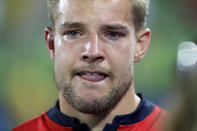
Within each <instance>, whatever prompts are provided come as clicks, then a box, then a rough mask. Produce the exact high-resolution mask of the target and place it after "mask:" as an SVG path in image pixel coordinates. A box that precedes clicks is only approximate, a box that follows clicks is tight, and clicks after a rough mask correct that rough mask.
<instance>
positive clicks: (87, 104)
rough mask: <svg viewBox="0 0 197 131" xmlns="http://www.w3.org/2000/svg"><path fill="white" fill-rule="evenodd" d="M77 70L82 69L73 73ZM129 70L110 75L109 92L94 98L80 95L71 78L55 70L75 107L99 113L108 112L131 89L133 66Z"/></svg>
mask: <svg viewBox="0 0 197 131" xmlns="http://www.w3.org/2000/svg"><path fill="white" fill-rule="evenodd" d="M84 68H87V69H90V68H94V66H91V67H90V66H89V67H84ZM84 68H83V69H84ZM97 69H98V68H97ZM99 69H100V68H99ZM76 70H80V69H74V70H73V71H72V72H71V74H74V73H73V72H75V71H76ZM128 70H129V71H128ZM128 70H127V71H125V72H124V73H122V74H121V76H119V77H114V76H113V75H110V76H109V77H111V78H110V79H111V80H112V85H111V86H110V87H109V88H110V90H109V91H108V93H107V94H106V95H104V96H102V97H101V98H95V99H92V100H86V99H84V98H83V97H81V96H78V95H77V94H76V91H75V87H74V86H73V85H72V84H71V80H66V79H65V78H64V77H62V76H61V75H60V74H59V72H55V79H56V83H57V86H58V88H59V90H60V92H61V93H62V95H63V97H64V99H65V100H66V101H67V102H68V103H69V104H70V105H71V106H72V107H73V108H74V109H76V110H78V111H79V112H82V113H87V114H99V113H104V112H108V111H110V110H111V109H113V108H114V107H115V106H116V105H117V104H118V103H119V101H120V100H121V98H122V97H123V96H124V95H125V94H126V92H127V91H128V90H129V88H130V86H131V84H132V80H133V76H132V73H131V72H130V70H131V68H129V69H128ZM111 74H112V73H111ZM57 76H58V77H57ZM71 76H72V75H71Z"/></svg>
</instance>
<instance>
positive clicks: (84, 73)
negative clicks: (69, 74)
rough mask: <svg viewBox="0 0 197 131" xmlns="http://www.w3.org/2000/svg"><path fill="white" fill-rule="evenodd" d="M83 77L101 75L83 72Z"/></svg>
mask: <svg viewBox="0 0 197 131" xmlns="http://www.w3.org/2000/svg"><path fill="white" fill-rule="evenodd" d="M81 74H82V75H93V76H98V75H99V74H97V73H90V72H82V73H81Z"/></svg>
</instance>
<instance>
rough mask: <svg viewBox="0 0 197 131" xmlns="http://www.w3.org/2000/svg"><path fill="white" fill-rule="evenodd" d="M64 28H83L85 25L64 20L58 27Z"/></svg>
mask: <svg viewBox="0 0 197 131" xmlns="http://www.w3.org/2000/svg"><path fill="white" fill-rule="evenodd" d="M65 28H85V25H84V24H83V23H80V22H66V23H63V24H61V25H60V29H65Z"/></svg>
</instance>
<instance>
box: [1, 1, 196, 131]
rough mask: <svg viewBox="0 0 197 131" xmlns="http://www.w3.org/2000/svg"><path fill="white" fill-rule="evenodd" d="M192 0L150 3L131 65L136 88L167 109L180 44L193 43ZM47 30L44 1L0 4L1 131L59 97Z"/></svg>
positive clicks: (47, 106)
mask: <svg viewBox="0 0 197 131" xmlns="http://www.w3.org/2000/svg"><path fill="white" fill-rule="evenodd" d="M196 12H197V1H196V0H165V1H162V0H152V2H151V7H150V16H149V19H148V27H150V28H151V30H152V41H151V45H150V49H149V52H148V54H147V56H146V57H145V58H144V60H142V61H141V62H139V63H136V64H135V86H136V87H135V88H136V91H137V92H143V94H144V95H145V97H147V98H148V99H151V100H152V101H153V102H155V103H156V104H159V105H160V106H162V107H164V108H167V107H166V101H167V100H169V98H168V96H169V92H170V90H171V88H172V87H173V86H174V83H175V79H176V55H177V49H178V45H179V43H181V42H182V41H193V42H197V13H196ZM46 26H49V19H48V16H47V7H46V1H45V0H33V1H32V0H1V1H0V131H6V130H10V129H12V128H13V127H15V126H16V125H18V124H20V123H22V122H24V121H26V120H28V119H30V118H32V117H35V116H38V115H39V114H40V113H42V112H44V111H47V109H49V108H50V107H52V106H53V105H54V103H55V101H56V99H57V98H58V91H57V87H56V85H55V81H54V77H53V62H52V61H51V60H50V58H49V56H48V53H47V50H46V47H45V41H44V28H45V27H46Z"/></svg>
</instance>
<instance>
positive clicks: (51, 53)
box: [45, 27, 55, 60]
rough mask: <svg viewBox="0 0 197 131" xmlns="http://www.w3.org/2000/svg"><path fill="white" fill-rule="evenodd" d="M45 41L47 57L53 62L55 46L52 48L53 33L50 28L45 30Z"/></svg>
mask: <svg viewBox="0 0 197 131" xmlns="http://www.w3.org/2000/svg"><path fill="white" fill-rule="evenodd" d="M45 41H46V46H47V49H48V53H49V56H50V58H51V59H52V60H54V56H55V48H54V47H55V46H54V33H53V30H52V28H51V27H47V28H45Z"/></svg>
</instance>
